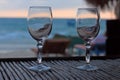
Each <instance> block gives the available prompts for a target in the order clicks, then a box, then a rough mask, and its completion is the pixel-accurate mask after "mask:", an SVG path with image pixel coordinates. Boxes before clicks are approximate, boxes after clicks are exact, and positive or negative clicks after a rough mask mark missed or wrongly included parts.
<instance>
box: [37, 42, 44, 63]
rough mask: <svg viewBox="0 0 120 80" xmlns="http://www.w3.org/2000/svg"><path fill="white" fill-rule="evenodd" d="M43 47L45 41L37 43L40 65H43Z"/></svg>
mask: <svg viewBox="0 0 120 80" xmlns="http://www.w3.org/2000/svg"><path fill="white" fill-rule="evenodd" d="M42 47H43V40H40V41H38V43H37V49H38V52H37V61H38V63H39V64H40V63H42V55H41V53H42Z"/></svg>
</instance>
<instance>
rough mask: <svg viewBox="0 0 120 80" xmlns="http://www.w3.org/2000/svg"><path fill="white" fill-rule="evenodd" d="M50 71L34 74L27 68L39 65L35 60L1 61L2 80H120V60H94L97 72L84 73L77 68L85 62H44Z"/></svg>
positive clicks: (0, 79) (0, 78) (0, 72)
mask: <svg viewBox="0 0 120 80" xmlns="http://www.w3.org/2000/svg"><path fill="white" fill-rule="evenodd" d="M43 64H44V65H47V66H50V67H51V70H50V71H45V72H40V73H39V72H33V71H30V70H28V69H26V66H28V67H29V66H32V65H37V62H36V60H35V59H31V60H30V59H28V60H18V59H17V60H0V80H120V59H106V60H92V61H91V64H93V65H96V66H98V67H99V69H98V70H96V71H82V70H78V69H76V67H77V66H79V65H83V64H85V61H83V60H74V59H73V60H72V59H71V60H62V59H60V60H49V61H48V60H47V61H46V60H44V61H43Z"/></svg>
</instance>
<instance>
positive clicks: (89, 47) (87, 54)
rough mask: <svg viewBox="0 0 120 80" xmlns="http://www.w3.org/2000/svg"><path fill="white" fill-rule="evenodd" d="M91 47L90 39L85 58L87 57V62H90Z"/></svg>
mask: <svg viewBox="0 0 120 80" xmlns="http://www.w3.org/2000/svg"><path fill="white" fill-rule="evenodd" d="M90 49H91V45H90V41H88V42H87V43H86V54H85V59H86V62H87V64H89V63H90Z"/></svg>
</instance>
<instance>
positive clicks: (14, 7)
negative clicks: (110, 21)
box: [0, 0, 113, 18]
mask: <svg viewBox="0 0 120 80" xmlns="http://www.w3.org/2000/svg"><path fill="white" fill-rule="evenodd" d="M30 6H51V7H52V13H53V17H55V18H56V17H59V18H62V17H64V18H75V16H76V12H77V8H78V7H88V4H86V2H85V0H0V17H27V14H28V8H29V7H30ZM101 15H102V17H103V18H110V16H111V15H113V13H110V12H104V13H103V12H102V13H101ZM106 15H107V16H106Z"/></svg>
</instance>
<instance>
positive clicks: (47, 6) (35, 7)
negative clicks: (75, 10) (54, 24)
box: [29, 6, 51, 8]
mask: <svg viewBox="0 0 120 80" xmlns="http://www.w3.org/2000/svg"><path fill="white" fill-rule="evenodd" d="M29 8H51V7H50V6H30V7H29Z"/></svg>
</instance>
